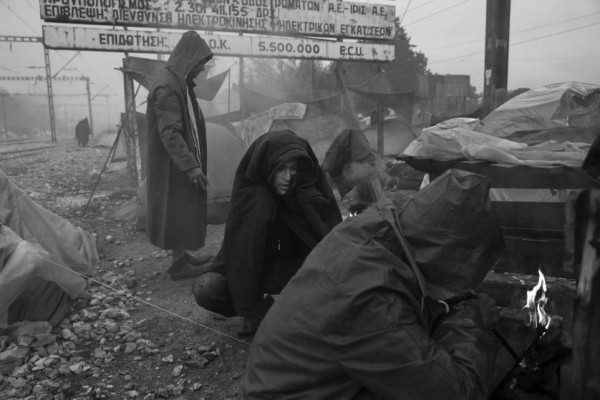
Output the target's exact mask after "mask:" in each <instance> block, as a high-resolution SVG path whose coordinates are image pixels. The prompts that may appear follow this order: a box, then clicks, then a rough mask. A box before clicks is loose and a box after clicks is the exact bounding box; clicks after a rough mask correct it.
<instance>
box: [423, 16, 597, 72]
mask: <svg viewBox="0 0 600 400" xmlns="http://www.w3.org/2000/svg"><path fill="white" fill-rule="evenodd" d="M594 25H600V21H599V22H594V23H593V24H588V25H583V26H579V27H577V28H572V29H567V30H564V31H560V32H555V33H550V34H547V35H543V36H538V37H536V38H532V39H527V40H523V41H521V42H516V43H511V44H510V47H514V46H518V45H520V44H523V43H529V42H533V41H536V40H541V39H545V38H548V37H552V36H557V35H561V34H563V33H568V32H573V31H578V30H580V29H584V28H589V27H590V26H594ZM482 53H485V52H484V51H477V52H474V53H469V54H463V55H461V56H456V57H451V58H447V59H444V60H440V61H434V62H431V63H429V64H440V63H444V62H448V61H454V60H459V59H461V58H465V57H471V56H474V55H477V54H482Z"/></svg>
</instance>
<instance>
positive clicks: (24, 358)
mask: <svg viewBox="0 0 600 400" xmlns="http://www.w3.org/2000/svg"><path fill="white" fill-rule="evenodd" d="M127 276H128V274H123V275H121V274H118V275H117V274H114V273H108V274H106V275H105V276H103V279H102V280H104V281H106V282H108V283H111V284H113V285H114V284H115V283H116V282H127V279H126V277H127ZM129 278H130V277H129ZM121 286H123V287H124V285H121ZM140 306H141V303H140V302H139V301H138V300H137V299H136V298H135V297H134V296H133V294H132V291H130V290H128V289H127V288H122V289H118V290H114V289H112V288H109V287H107V286H102V285H99V284H98V283H95V282H90V286H89V288H88V290H86V291H85V292H84V293H83V295H82V296H80V297H79V298H78V299H77V300H76V301H75V302H74V304H73V309H72V313H71V314H70V315H69V316H68V317H67V318H65V319H63V321H62V322H61V323H60V324H58V325H57V326H55V327H54V328H53V327H52V326H51V325H50V324H49V323H48V322H19V323H15V324H13V325H11V326H9V327H8V328H5V329H2V330H0V398H10V399H19V398H27V399H63V398H73V397H75V398H86V399H87V398H121V397H123V396H126V397H129V398H140V399H142V398H143V399H145V400H151V399H154V398H168V397H171V396H178V395H181V394H182V393H183V392H186V391H197V390H199V389H200V388H202V387H203V385H202V383H201V382H197V381H196V382H195V381H193V380H190V379H185V372H186V371H188V370H191V369H203V368H205V367H206V366H207V365H208V364H209V363H210V362H212V361H214V360H215V359H216V358H217V357H218V356H219V354H220V353H219V350H218V348H216V346H214V345H210V346H199V347H197V348H185V349H181V352H182V355H181V356H178V357H174V356H173V355H172V354H167V355H164V354H159V349H158V347H157V345H156V344H154V343H153V342H152V341H151V340H149V339H148V338H146V337H145V335H144V334H143V333H141V332H139V331H138V330H136V327H139V325H140V324H139V323H138V324H137V325H136V324H135V323H134V322H133V321H132V319H131V317H130V314H129V313H130V311H132V310H135V309H136V308H138V307H140ZM123 358H127V360H126V361H125V363H126V364H130V365H131V366H132V368H136V366H137V365H138V364H139V363H141V362H142V360H145V359H148V358H153V360H151V361H152V362H153V363H156V364H160V365H163V366H164V365H165V364H167V365H169V364H172V365H173V369H172V373H171V375H172V378H173V382H174V383H172V384H167V385H165V386H164V387H156V388H152V389H151V388H148V387H143V386H141V387H138V385H137V384H136V383H134V382H133V381H132V376H131V375H129V374H125V375H124V376H122V377H121V378H122V379H121V381H125V384H123V385H120V387H118V388H116V387H115V386H114V385H113V384H111V382H110V381H109V379H107V377H106V376H105V375H106V373H105V371H106V369H109V367H110V365H111V364H113V363H114V362H115V360H117V359H121V360H123ZM73 376H82V377H91V378H94V379H93V380H92V381H93V382H94V384H93V385H83V386H81V387H78V388H74V387H72V385H71V383H70V381H71V379H69V378H73ZM117 392H118V393H119V396H117ZM77 396H79V397H77Z"/></svg>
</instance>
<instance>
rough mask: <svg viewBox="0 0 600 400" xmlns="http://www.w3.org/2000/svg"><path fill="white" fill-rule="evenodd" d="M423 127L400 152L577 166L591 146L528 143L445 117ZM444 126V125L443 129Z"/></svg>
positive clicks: (426, 155)
mask: <svg viewBox="0 0 600 400" xmlns="http://www.w3.org/2000/svg"><path fill="white" fill-rule="evenodd" d="M442 124H444V125H443V126H442V127H440V125H436V126H432V127H429V128H425V129H423V130H422V132H421V135H420V136H419V137H418V138H417V139H415V140H414V141H412V142H411V143H410V144H409V145H408V147H407V148H406V149H405V150H404V152H403V154H402V155H403V157H419V158H426V159H434V160H461V159H467V160H485V161H491V162H497V163H505V164H518V165H556V164H559V165H565V166H570V167H580V166H581V164H582V163H583V160H584V159H585V156H586V154H587V152H588V150H589V148H590V145H589V144H587V143H572V142H569V141H568V140H566V139H568V136H565V140H564V141H563V142H557V141H546V142H543V143H539V144H536V145H527V144H526V143H520V142H516V141H511V140H506V139H503V138H499V137H496V136H492V135H488V134H485V133H481V132H477V131H474V130H471V129H467V128H462V127H460V126H462V125H460V123H458V124H456V125H454V126H456V127H451V126H453V125H452V124H451V123H449V122H448V121H444V122H443V123H442ZM444 128H445V129H444Z"/></svg>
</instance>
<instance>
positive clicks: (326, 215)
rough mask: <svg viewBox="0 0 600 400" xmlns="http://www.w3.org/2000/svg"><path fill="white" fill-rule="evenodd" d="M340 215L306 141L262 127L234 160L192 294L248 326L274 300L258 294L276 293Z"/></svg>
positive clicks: (245, 329) (245, 330) (247, 329)
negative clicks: (222, 214) (221, 232)
mask: <svg viewBox="0 0 600 400" xmlns="http://www.w3.org/2000/svg"><path fill="white" fill-rule="evenodd" d="M341 220H342V218H341V214H340V211H339V208H338V206H337V202H336V200H335V198H334V196H333V192H332V191H331V188H330V187H329V185H328V183H327V179H326V177H325V174H324V172H323V171H322V170H321V168H320V167H319V164H318V161H317V158H316V156H315V154H314V152H313V150H312V148H311V147H310V145H309V144H308V142H307V141H306V140H305V139H302V138H300V137H298V136H296V135H295V134H294V133H293V132H291V131H287V130H285V131H276V132H268V133H265V134H264V135H262V136H260V137H259V138H258V139H256V140H255V141H254V142H253V143H252V145H251V146H250V148H249V149H248V151H247V152H246V154H245V155H244V157H243V158H242V160H241V161H240V164H239V166H238V168H237V171H236V174H235V180H234V183H233V191H232V195H231V206H230V209H229V216H228V218H227V223H226V225H225V237H224V240H223V245H222V247H221V250H220V251H219V253H218V254H217V256H216V257H215V259H214V261H213V264H212V265H211V267H210V271H209V272H207V273H206V274H205V275H203V276H201V277H199V278H198V279H197V280H196V281H195V282H194V287H193V292H194V296H195V298H196V302H197V303H198V304H199V305H200V306H201V307H203V308H206V309H208V310H210V311H213V312H216V313H219V314H221V315H224V316H227V317H230V316H235V315H239V316H241V317H243V321H242V328H241V330H240V331H239V332H238V334H239V335H240V336H244V335H246V336H247V335H251V334H253V333H254V332H255V331H256V328H257V327H258V325H259V324H260V321H261V320H262V318H263V316H264V314H265V313H266V312H267V310H268V309H269V307H270V306H271V304H272V302H273V300H272V298H271V297H270V296H267V297H264V294H265V293H266V294H278V293H279V292H280V291H281V290H282V289H283V287H284V286H285V285H286V284H287V282H288V281H289V279H290V278H291V277H292V276H293V275H294V274H295V273H296V271H297V270H298V268H299V267H300V266H301V265H302V263H303V262H304V259H305V258H306V256H307V255H308V254H309V253H310V251H311V250H312V249H313V248H314V247H315V246H316V245H317V243H319V241H320V240H321V239H322V238H323V237H325V235H327V233H328V232H329V231H330V230H331V228H333V227H334V226H335V225H336V224H338V223H339V222H340V221H341Z"/></svg>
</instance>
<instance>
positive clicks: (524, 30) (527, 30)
mask: <svg viewBox="0 0 600 400" xmlns="http://www.w3.org/2000/svg"><path fill="white" fill-rule="evenodd" d="M597 14H600V11H598V12H595V13H591V14H586V15H581V16H579V17H574V18H569V19H563V20H562V21H557V22H553V23H550V24H545V25H539V26H535V27H533V28H528V29H522V30H520V31H514V32H511V34H516V33H523V32H529V31H533V30H536V29H541V28H546V27H548V26H554V25H558V24H562V23H564V22H569V21H575V20H577V19H582V18H587V17H591V16H593V15H597Z"/></svg>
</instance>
